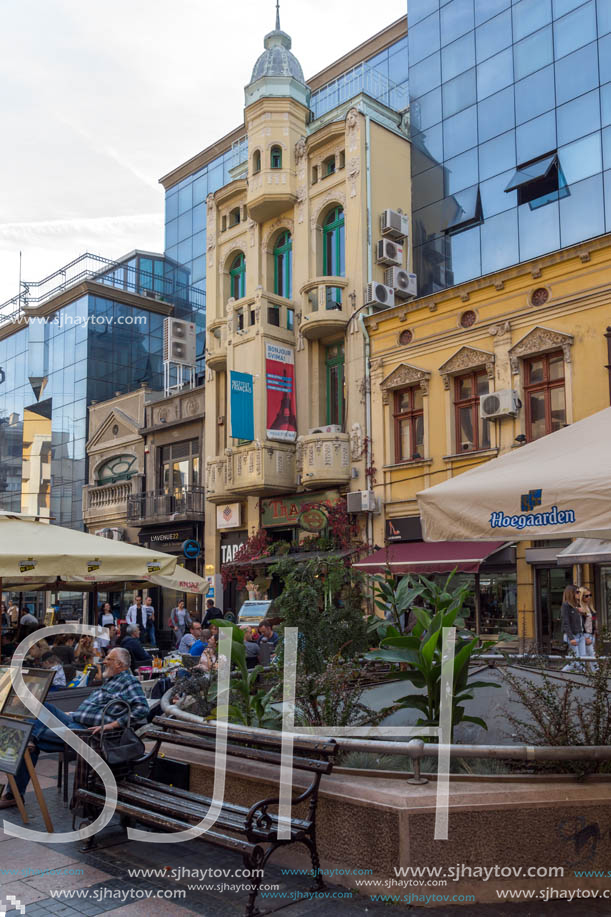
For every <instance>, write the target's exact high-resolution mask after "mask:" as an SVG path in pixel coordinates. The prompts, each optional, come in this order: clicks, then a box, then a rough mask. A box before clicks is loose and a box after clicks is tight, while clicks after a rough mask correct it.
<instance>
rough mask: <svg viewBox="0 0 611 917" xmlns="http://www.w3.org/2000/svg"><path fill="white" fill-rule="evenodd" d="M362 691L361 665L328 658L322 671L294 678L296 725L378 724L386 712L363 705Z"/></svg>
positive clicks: (363, 685) (363, 680)
mask: <svg viewBox="0 0 611 917" xmlns="http://www.w3.org/2000/svg"><path fill="white" fill-rule="evenodd" d="M364 691H365V679H364V678H363V667H362V665H360V664H358V663H356V662H342V660H341V659H340V658H339V657H336V658H335V659H330V660H329V661H328V662H327V664H326V666H325V668H324V670H323V671H322V672H318V673H305V672H302V674H301V675H300V676H299V677H298V678H297V683H296V701H295V722H296V724H297V725H298V726H371V725H377V724H378V723H380V722H381V721H382V720H383V719H384V718H385V717H386V716H387V715H388V712H387V711H386V710H385V711H374V710H372V709H371V708H370V707H368V706H367V705H366V704H364V703H363V700H362V698H363V693H364Z"/></svg>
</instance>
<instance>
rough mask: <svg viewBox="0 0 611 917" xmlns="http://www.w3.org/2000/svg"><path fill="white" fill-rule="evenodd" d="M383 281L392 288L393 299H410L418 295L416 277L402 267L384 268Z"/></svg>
mask: <svg viewBox="0 0 611 917" xmlns="http://www.w3.org/2000/svg"><path fill="white" fill-rule="evenodd" d="M384 283H385V284H386V286H388V287H392V288H393V289H394V291H395V299H412V298H413V297H414V296H417V295H418V277H417V276H416V274H410V273H409V271H405V270H404V269H403V268H402V267H388V268H386V270H385V271H384Z"/></svg>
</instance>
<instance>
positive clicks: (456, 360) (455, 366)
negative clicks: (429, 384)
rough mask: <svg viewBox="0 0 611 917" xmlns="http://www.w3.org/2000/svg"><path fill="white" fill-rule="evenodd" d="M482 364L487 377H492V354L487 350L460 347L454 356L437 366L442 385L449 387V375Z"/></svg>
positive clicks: (475, 367) (478, 366)
mask: <svg viewBox="0 0 611 917" xmlns="http://www.w3.org/2000/svg"><path fill="white" fill-rule="evenodd" d="M482 366H484V367H485V368H486V373H487V374H488V378H489V379H494V354H493V353H489V352H488V351H487V350H476V349H475V348H474V347H461V348H460V350H458V351H457V352H456V353H455V354H454V356H452V357H450V359H449V360H446V362H445V363H444V364H443V365H442V366H440V367H439V372H440V373H441V378H442V379H443V387H444V388H445V389H449V388H450V377H451V376H455V375H458V373H462V372H465V371H466V370H469V369H479V368H480V367H482Z"/></svg>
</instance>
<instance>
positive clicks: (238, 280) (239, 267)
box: [229, 252, 246, 299]
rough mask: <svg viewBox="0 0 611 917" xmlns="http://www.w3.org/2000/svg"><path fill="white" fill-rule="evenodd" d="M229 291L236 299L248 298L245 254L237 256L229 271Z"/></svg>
mask: <svg viewBox="0 0 611 917" xmlns="http://www.w3.org/2000/svg"><path fill="white" fill-rule="evenodd" d="M229 291H230V296H233V298H234V299H242V297H243V296H246V258H245V257H244V254H243V252H240V253H239V254H238V255H236V256H235V258H234V259H233V261H232V262H231V267H230V269H229Z"/></svg>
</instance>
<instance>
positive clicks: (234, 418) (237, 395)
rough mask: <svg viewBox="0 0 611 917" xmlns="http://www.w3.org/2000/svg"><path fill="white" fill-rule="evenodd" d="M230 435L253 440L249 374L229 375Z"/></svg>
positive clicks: (253, 426)
mask: <svg viewBox="0 0 611 917" xmlns="http://www.w3.org/2000/svg"><path fill="white" fill-rule="evenodd" d="M230 386H231V399H230V400H231V435H232V436H233V437H234V438H235V439H246V440H249V441H250V440H253V439H254V438H255V408H254V397H253V377H252V375H251V374H250V373H236V372H233V370H232V371H231V373H230Z"/></svg>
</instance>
